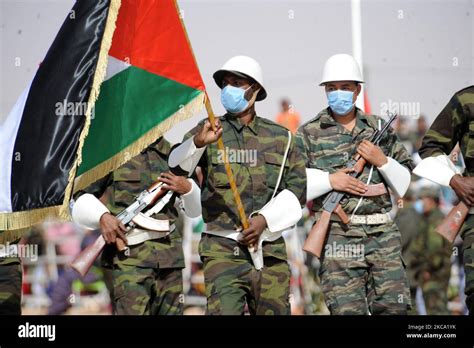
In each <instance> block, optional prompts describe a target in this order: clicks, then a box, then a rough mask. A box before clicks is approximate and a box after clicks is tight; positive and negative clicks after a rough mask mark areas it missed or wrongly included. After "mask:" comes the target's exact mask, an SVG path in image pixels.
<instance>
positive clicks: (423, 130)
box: [415, 115, 428, 151]
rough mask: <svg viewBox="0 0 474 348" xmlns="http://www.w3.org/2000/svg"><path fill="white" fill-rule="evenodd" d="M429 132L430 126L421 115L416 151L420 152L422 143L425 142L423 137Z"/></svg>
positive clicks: (418, 123) (417, 129) (418, 124)
mask: <svg viewBox="0 0 474 348" xmlns="http://www.w3.org/2000/svg"><path fill="white" fill-rule="evenodd" d="M427 130H428V124H427V123H426V117H425V116H423V115H420V117H419V118H418V120H417V121H416V131H415V134H416V137H415V151H418V149H419V148H420V147H421V141H422V140H423V137H424V136H425V133H426V131H427Z"/></svg>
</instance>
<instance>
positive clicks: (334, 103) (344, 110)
mask: <svg viewBox="0 0 474 348" xmlns="http://www.w3.org/2000/svg"><path fill="white" fill-rule="evenodd" d="M327 97H328V104H329V107H330V108H331V110H332V111H333V112H334V113H335V114H337V115H340V116H345V115H347V114H348V113H349V112H350V111H351V110H352V109H353V108H354V103H353V102H352V98H353V97H354V92H351V91H341V90H339V89H338V90H336V91H331V92H329V93H328V94H327Z"/></svg>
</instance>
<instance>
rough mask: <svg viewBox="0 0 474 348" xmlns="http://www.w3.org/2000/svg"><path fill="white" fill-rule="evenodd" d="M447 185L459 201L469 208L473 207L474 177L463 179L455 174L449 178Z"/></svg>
mask: <svg viewBox="0 0 474 348" xmlns="http://www.w3.org/2000/svg"><path fill="white" fill-rule="evenodd" d="M449 185H450V186H451V187H452V188H453V190H454V192H456V195H457V196H458V197H459V199H460V200H461V201H463V202H464V203H466V204H467V205H468V206H469V207H472V206H474V177H463V176H461V175H459V174H456V175H455V176H453V177H452V178H451V181H450V182H449Z"/></svg>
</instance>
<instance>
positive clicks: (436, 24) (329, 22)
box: [0, 0, 474, 142]
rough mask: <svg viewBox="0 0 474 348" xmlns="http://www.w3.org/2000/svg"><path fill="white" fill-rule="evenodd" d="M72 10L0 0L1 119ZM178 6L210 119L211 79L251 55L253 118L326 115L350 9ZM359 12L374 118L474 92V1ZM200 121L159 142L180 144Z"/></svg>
mask: <svg viewBox="0 0 474 348" xmlns="http://www.w3.org/2000/svg"><path fill="white" fill-rule="evenodd" d="M73 3H74V1H72V0H54V1H44V0H0V5H1V7H0V16H1V18H0V31H1V34H0V35H1V38H0V39H1V41H0V50H1V54H0V64H1V69H0V74H1V76H0V77H1V81H0V82H1V83H0V120H1V119H3V118H5V116H6V114H7V113H8V112H9V111H10V108H11V107H12V105H13V104H14V102H15V100H16V98H17V97H18V96H19V94H20V93H21V91H22V90H23V89H24V88H25V86H26V85H27V83H28V81H29V80H31V79H32V78H33V76H34V73H35V71H36V69H37V67H38V63H39V62H40V61H41V60H42V59H43V57H44V55H45V54H46V51H47V50H48V48H49V46H50V45H51V43H52V41H53V39H54V37H55V35H56V33H57V32H58V30H59V28H60V26H61V24H62V22H63V20H64V18H65V16H66V15H67V13H68V11H69V9H70V8H71V7H72V4H73ZM178 3H179V5H180V7H181V9H182V10H183V11H184V12H183V14H184V21H185V24H186V27H187V30H188V34H189V37H190V40H191V43H192V45H193V48H194V51H195V54H196V58H197V60H198V64H199V67H200V70H201V73H202V75H203V78H204V82H205V83H206V85H207V88H208V91H209V94H210V97H211V99H212V102H213V105H214V109H215V111H216V113H218V114H221V113H223V108H222V106H221V105H220V102H219V93H220V91H219V89H218V88H217V86H215V84H214V81H213V80H212V73H213V72H214V71H215V70H217V69H218V68H219V67H220V66H221V65H222V64H223V63H224V62H225V61H226V60H227V59H228V58H230V57H232V56H233V55H239V54H244V55H249V56H252V57H254V58H255V59H257V60H258V61H259V62H260V64H261V65H262V67H263V72H264V79H265V88H266V89H267V92H268V98H267V99H266V100H264V101H262V102H259V103H258V104H257V112H258V114H259V115H260V116H263V117H267V118H271V119H273V118H274V117H275V114H276V113H277V112H278V109H279V100H280V99H281V98H282V97H289V98H290V100H291V101H292V103H293V104H294V106H295V109H296V110H297V111H298V112H300V114H301V115H302V118H303V120H304V121H306V120H309V119H310V118H312V117H313V116H315V115H316V114H317V113H318V112H319V111H320V110H321V109H322V108H324V107H326V98H325V95H324V93H323V90H322V88H321V87H319V86H318V82H319V79H320V78H321V70H322V67H323V65H324V62H325V60H326V59H327V58H328V57H329V56H331V55H332V54H335V53H349V54H351V53H352V36H351V5H350V1H349V0H340V1H337V0H330V1H329V0H321V1H316V0H306V1H298V0H293V1H279V0H239V1H237V0H235V1H232V0H226V1H223V0H179V1H178ZM361 8H362V48H363V68H364V77H365V80H366V82H367V83H366V88H367V92H368V96H369V101H370V103H371V106H372V111H373V112H374V113H377V114H380V113H381V112H382V111H383V109H384V107H385V106H387V105H392V106H394V105H398V106H411V107H412V110H415V111H416V110H417V109H418V108H419V110H420V112H421V113H422V114H425V115H426V116H427V117H428V119H430V120H432V119H433V118H434V117H435V116H436V115H437V114H438V112H439V111H440V110H441V109H442V107H443V106H444V105H445V104H446V103H447V101H448V100H449V98H450V97H451V95H452V94H453V93H454V92H456V91H457V90H459V89H462V88H464V87H466V86H469V85H472V84H474V69H473V67H474V44H473V41H474V37H473V32H474V18H473V17H474V0H449V1H448V0H445V1H434V0H417V1H401V0H386V1H383V0H362V7H361ZM18 61H20V65H19V66H17V65H16V64H15V63H18ZM400 103H404V104H400ZM407 110H410V109H407ZM204 116H205V115H204V113H201V114H199V115H196V116H195V117H193V118H192V119H190V120H188V121H185V122H184V123H183V125H180V127H176V129H173V130H172V131H170V132H169V133H168V134H167V137H168V138H169V139H170V140H172V141H174V142H176V141H180V140H181V137H182V135H183V134H184V132H185V131H186V130H188V129H189V128H191V127H192V126H194V125H195V124H196V123H197V121H198V120H199V119H200V118H202V117H204ZM178 128H179V129H178Z"/></svg>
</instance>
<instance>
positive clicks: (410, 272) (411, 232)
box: [395, 203, 425, 288]
mask: <svg viewBox="0 0 474 348" xmlns="http://www.w3.org/2000/svg"><path fill="white" fill-rule="evenodd" d="M395 223H396V224H397V226H398V229H399V230H400V235H401V237H402V256H403V260H404V261H405V263H406V264H407V265H410V267H407V269H406V273H407V277H408V282H409V283H410V287H412V288H416V286H417V282H416V275H417V273H418V268H419V263H418V262H417V261H416V259H415V257H416V250H415V243H414V241H415V240H416V238H417V236H418V235H419V233H420V231H421V230H423V229H424V228H425V227H424V226H425V220H424V218H423V217H422V216H421V215H420V214H418V212H417V211H416V210H415V209H414V208H413V205H412V204H409V203H407V204H406V205H405V206H404V207H403V208H400V209H399V210H398V212H397V216H396V217H395ZM415 264H416V265H417V266H416V268H415Z"/></svg>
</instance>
